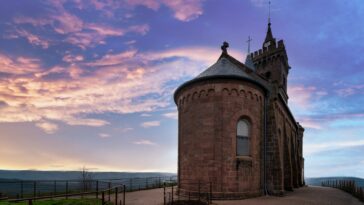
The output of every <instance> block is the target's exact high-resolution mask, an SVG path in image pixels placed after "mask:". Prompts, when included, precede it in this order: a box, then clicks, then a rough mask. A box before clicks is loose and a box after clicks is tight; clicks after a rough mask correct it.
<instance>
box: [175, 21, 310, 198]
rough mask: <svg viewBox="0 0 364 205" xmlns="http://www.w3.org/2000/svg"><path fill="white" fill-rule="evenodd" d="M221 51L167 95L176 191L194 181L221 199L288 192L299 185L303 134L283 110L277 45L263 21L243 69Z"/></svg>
mask: <svg viewBox="0 0 364 205" xmlns="http://www.w3.org/2000/svg"><path fill="white" fill-rule="evenodd" d="M228 46H229V45H228V43H226V42H224V44H223V46H222V47H221V49H222V53H221V55H220V57H219V58H218V60H217V62H216V63H215V64H213V65H212V66H211V67H209V68H207V69H206V70H205V71H203V72H202V73H201V74H199V75H198V76H196V77H195V78H194V79H192V80H190V81H187V82H185V83H184V84H182V85H181V86H179V87H178V88H177V90H176V91H175V93H174V100H175V103H176V105H177V107H178V180H179V191H181V192H189V193H192V192H196V191H197V189H198V187H197V185H196V184H197V182H198V183H199V184H202V183H210V187H211V191H212V195H213V197H214V198H223V199H227V198H229V199H233V198H248V197H255V196H260V195H264V194H270V195H283V194H284V192H285V191H293V190H294V189H295V188H299V187H301V186H303V185H304V158H303V156H302V138H303V132H304V128H303V127H302V126H301V125H300V124H299V123H298V122H297V121H296V120H295V118H294V116H293V114H292V113H291V111H290V108H289V106H288V99H289V97H288V94H287V79H288V74H289V71H290V69H291V67H290V66H289V63H288V57H287V52H286V49H285V45H284V42H283V40H279V41H276V39H275V38H274V37H273V34H272V29H271V23H270V22H269V23H268V29H267V34H266V37H265V40H264V42H263V43H262V49H259V50H258V51H255V52H252V53H249V54H248V55H247V57H246V60H245V62H244V63H242V62H240V61H239V60H237V59H235V58H234V57H232V56H231V55H229V54H228V51H227V47H228ZM199 186H201V185H199ZM199 188H200V189H201V187H199Z"/></svg>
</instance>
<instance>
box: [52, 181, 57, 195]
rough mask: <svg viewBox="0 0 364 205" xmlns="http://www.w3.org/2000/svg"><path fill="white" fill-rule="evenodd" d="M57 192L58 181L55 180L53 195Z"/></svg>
mask: <svg viewBox="0 0 364 205" xmlns="http://www.w3.org/2000/svg"><path fill="white" fill-rule="evenodd" d="M56 194H57V181H56V180H54V187H53V195H56Z"/></svg>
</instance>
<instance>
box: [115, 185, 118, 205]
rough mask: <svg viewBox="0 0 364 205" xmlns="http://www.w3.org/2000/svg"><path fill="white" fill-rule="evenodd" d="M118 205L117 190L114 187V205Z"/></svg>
mask: <svg viewBox="0 0 364 205" xmlns="http://www.w3.org/2000/svg"><path fill="white" fill-rule="evenodd" d="M117 204H118V188H117V187H115V205H117Z"/></svg>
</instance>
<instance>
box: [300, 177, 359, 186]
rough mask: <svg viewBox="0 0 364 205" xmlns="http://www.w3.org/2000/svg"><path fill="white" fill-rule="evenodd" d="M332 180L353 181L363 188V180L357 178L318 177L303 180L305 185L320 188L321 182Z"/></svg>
mask: <svg viewBox="0 0 364 205" xmlns="http://www.w3.org/2000/svg"><path fill="white" fill-rule="evenodd" d="M327 180H330V181H333V180H354V181H355V183H356V185H357V186H359V187H363V188H364V179H362V178H357V177H318V178H305V181H306V184H307V185H312V186H321V182H324V181H327Z"/></svg>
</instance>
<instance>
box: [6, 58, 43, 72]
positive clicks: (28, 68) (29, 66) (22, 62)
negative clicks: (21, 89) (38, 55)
mask: <svg viewBox="0 0 364 205" xmlns="http://www.w3.org/2000/svg"><path fill="white" fill-rule="evenodd" d="M39 71H41V69H40V61H39V59H35V58H28V57H22V56H20V57H17V58H16V59H13V58H10V57H8V56H6V55H4V54H1V53H0V72H3V73H11V74H29V73H35V72H39Z"/></svg>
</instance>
